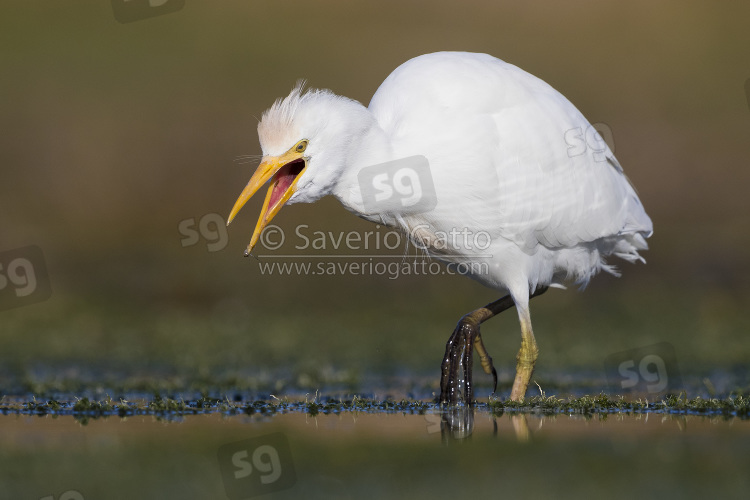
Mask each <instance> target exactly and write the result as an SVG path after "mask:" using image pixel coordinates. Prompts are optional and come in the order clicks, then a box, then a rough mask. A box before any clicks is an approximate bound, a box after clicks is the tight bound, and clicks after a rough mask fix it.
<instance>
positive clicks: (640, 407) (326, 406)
mask: <svg viewBox="0 0 750 500" xmlns="http://www.w3.org/2000/svg"><path fill="white" fill-rule="evenodd" d="M4 400H5V398H3V400H0V413H2V414H6V415H7V414H26V415H40V416H44V415H52V416H59V415H71V416H74V417H82V418H83V417H85V419H86V420H88V419H90V418H99V417H107V416H119V417H127V416H130V415H154V416H157V417H170V418H171V417H175V416H186V415H198V414H205V413H222V414H226V415H237V414H245V415H261V416H267V417H273V416H274V415H277V414H284V413H305V414H308V415H310V416H316V415H320V414H322V415H329V414H340V413H358V412H364V413H402V414H404V415H408V414H411V415H414V414H416V415H423V414H425V413H426V412H427V411H432V412H439V411H441V410H442V409H443V408H441V406H440V405H438V404H436V403H434V402H427V401H421V400H409V399H402V400H400V401H395V400H391V399H385V400H375V399H368V398H363V397H360V396H353V397H352V398H350V399H349V398H347V399H336V398H327V397H321V396H320V395H319V394H317V393H316V394H315V396H314V397H313V398H312V399H311V398H309V397H306V398H305V399H302V400H297V401H295V400H290V399H289V398H287V397H285V398H283V399H279V398H276V397H273V399H271V400H265V399H261V400H253V401H232V400H230V399H229V398H228V397H227V398H224V399H218V398H211V397H208V396H205V395H203V396H202V397H200V398H198V399H195V400H185V399H183V398H179V399H177V398H175V397H164V396H162V395H160V394H154V395H153V396H152V397H151V398H150V399H134V400H133V401H128V400H125V399H120V402H119V403H113V401H112V399H111V398H110V397H107V398H106V399H104V400H101V401H97V400H92V399H89V398H88V397H82V398H71V400H69V401H60V400H58V399H48V400H46V401H44V402H40V401H37V400H36V398H32V400H30V401H17V402H3V401H4ZM475 409H476V410H477V411H480V412H483V411H486V412H489V413H490V414H492V415H495V416H499V415H502V414H503V413H505V412H509V413H517V414H521V413H525V414H541V415H556V414H571V415H575V414H578V415H583V416H593V415H598V416H599V417H600V418H606V416H607V415H608V414H617V413H619V414H636V413H663V414H686V415H706V416H724V417H726V418H734V417H737V418H741V419H747V418H750V396H746V395H730V396H729V397H726V398H710V399H704V398H700V397H696V398H692V399H689V398H687V397H685V395H684V394H679V395H672V396H667V397H665V398H663V399H660V400H654V401H648V400H645V399H638V400H634V401H629V400H626V399H625V398H624V397H622V396H610V395H607V394H603V393H602V394H597V395H586V396H581V397H570V398H560V397H557V396H547V395H545V394H541V395H539V396H534V397H531V398H526V399H524V400H522V401H511V400H500V399H495V398H491V399H490V401H489V402H487V403H478V402H477V403H476V404H475Z"/></svg>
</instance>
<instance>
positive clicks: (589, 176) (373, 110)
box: [230, 52, 652, 397]
mask: <svg viewBox="0 0 750 500" xmlns="http://www.w3.org/2000/svg"><path fill="white" fill-rule="evenodd" d="M590 127H591V125H590V123H589V122H588V121H587V120H586V119H585V118H584V117H583V115H582V114H581V113H580V112H579V111H578V110H577V109H576V108H575V106H573V104H571V103H570V101H568V100H567V99H566V98H565V97H564V96H563V95H562V94H560V93H559V92H557V91H556V90H554V89H553V88H552V87H550V86H549V85H548V84H546V83H545V82H543V81H542V80H540V79H538V78H536V77H534V76H532V75H530V74H529V73H526V72H525V71H523V70H521V69H519V68H517V67H516V66H513V65H511V64H508V63H505V62H503V61H501V60H499V59H496V58H494V57H492V56H489V55H486V54H473V53H462V52H440V53H435V54H427V55H423V56H419V57H416V58H414V59H411V60H409V61H407V62H406V63H404V64H402V65H401V66H399V67H398V68H397V69H396V70H395V71H393V73H391V74H390V76H388V78H386V80H385V81H384V82H383V83H382V84H381V86H380V88H379V89H378V90H377V92H376V93H375V95H374V96H373V98H372V101H371V102H370V105H369V108H365V107H364V106H362V105H361V104H360V103H358V102H356V101H353V100H350V99H347V98H344V97H340V96H336V95H334V94H333V93H331V92H329V91H320V90H309V91H307V92H303V91H302V89H301V88H300V86H298V87H297V88H295V89H294V90H293V91H292V93H291V94H290V95H289V96H288V97H286V98H285V99H283V100H279V101H277V102H276V103H274V105H273V106H272V107H271V108H270V109H269V110H268V111H267V112H266V113H265V114H264V115H263V118H262V120H261V123H260V125H259V127H258V133H259V137H260V143H261V147H262V149H263V155H264V162H263V163H262V164H261V167H259V171H258V172H256V174H255V175H254V176H253V180H251V182H250V184H248V187H247V188H246V190H245V192H243V195H242V196H241V197H240V199H239V200H238V201H237V204H236V205H235V207H234V209H233V211H232V214H231V215H230V221H231V219H232V218H233V217H234V215H235V214H236V213H237V211H238V210H239V208H241V206H242V205H243V204H244V203H245V201H247V199H249V197H250V196H252V194H253V193H254V192H255V191H257V189H258V188H259V187H260V185H262V184H263V183H264V182H265V181H266V180H267V179H268V178H270V177H271V176H273V180H272V183H271V187H270V189H269V192H268V195H267V200H266V204H264V208H263V213H262V214H261V218H260V220H259V223H258V227H256V234H255V235H254V237H253V242H252V243H251V247H252V245H254V243H255V241H257V235H258V234H259V233H260V231H262V229H263V227H265V225H266V224H267V223H268V222H269V221H270V219H271V218H272V217H273V216H274V215H275V213H276V212H278V209H280V207H281V205H283V204H284V202H287V203H296V202H313V201H315V200H317V199H319V198H320V197H322V196H325V195H329V194H331V195H334V196H335V197H336V198H338V199H339V200H340V201H341V203H342V204H343V205H344V206H345V207H346V208H347V209H349V210H350V211H352V212H354V213H355V214H357V215H359V216H361V217H364V218H366V219H368V220H372V221H377V222H380V223H384V224H387V225H389V226H392V227H398V228H400V229H402V230H404V231H406V232H407V233H408V234H410V235H411V236H412V237H413V238H415V239H416V240H418V242H419V243H420V244H421V246H423V247H427V251H428V253H429V254H430V255H431V256H434V257H436V258H439V259H441V260H444V261H447V262H452V263H465V264H471V263H477V262H485V263H487V266H486V267H479V268H477V269H483V271H482V272H479V273H475V274H474V275H473V276H472V277H474V278H475V279H477V280H478V281H480V282H482V283H483V284H485V285H487V286H489V287H492V288H494V289H497V290H499V291H503V292H505V291H507V292H509V293H510V295H511V297H512V298H513V302H514V303H515V305H516V306H517V308H518V312H519V317H520V319H521V323H522V327H523V328H524V329H525V328H528V330H529V332H528V334H529V335H531V339H532V340H533V334H531V324H530V319H529V317H528V302H529V296H530V294H533V293H534V291H535V290H537V289H542V288H544V287H547V286H562V285H564V284H565V283H568V282H573V283H581V284H585V283H586V282H587V281H588V280H589V279H590V278H591V277H592V276H593V275H594V274H596V273H597V272H598V271H600V270H605V271H608V272H613V273H614V272H615V271H614V268H613V267H612V266H611V265H609V264H607V263H606V262H605V259H606V258H607V257H608V256H610V255H614V256H617V257H621V258H623V259H625V260H627V261H631V262H633V261H636V260H642V258H641V257H640V255H639V253H638V251H639V250H645V249H646V248H647V245H646V241H645V238H647V237H649V236H650V235H651V233H652V223H651V220H650V219H649V217H648V215H647V214H646V212H645V210H644V208H643V206H642V204H641V202H640V200H639V199H638V196H637V195H636V193H635V191H634V189H633V188H632V186H631V185H630V183H629V182H628V180H627V179H626V177H625V175H624V173H623V171H622V168H621V167H620V165H619V163H618V162H617V160H616V159H615V157H614V155H613V154H612V152H611V151H610V149H609V148H608V147H607V146H606V144H605V143H604V142H603V141H599V142H597V143H596V145H591V144H586V142H585V134H586V131H590ZM577 131H580V132H583V134H584V142H583V144H581V143H580V141H579V143H577V144H575V145H571V144H570V138H571V137H579V134H578V132H577ZM589 137H590V136H589ZM301 140H304V141H306V142H305V144H304V148H303V151H302V152H299V150H298V153H295V152H294V151H293V149H294V148H295V147H296V145H297V144H299V141H301ZM589 143H590V141H589ZM573 146H576V147H573ZM581 146H583V147H584V148H585V150H583V151H581V150H580V147H581ZM414 155H422V156H424V157H426V158H427V160H428V162H429V170H430V173H431V175H432V179H433V181H434V187H435V200H436V202H437V203H436V205H435V207H434V208H433V209H431V210H428V211H426V212H422V213H408V212H404V213H393V212H388V213H378V212H377V211H376V212H368V211H367V210H366V208H365V203H364V202H363V192H362V186H361V185H360V179H359V174H360V171H361V170H362V169H363V168H368V167H372V166H373V165H377V164H380V163H382V162H386V161H391V160H398V159H402V158H407V157H411V156H414ZM295 162H296V168H292V167H290V164H293V163H295ZM303 162H304V165H303ZM300 169H301V172H300ZM279 203H280V204H279ZM275 204H278V206H275ZM452 230H453V231H456V230H458V231H465V232H466V233H468V234H472V235H476V234H479V233H482V234H487V235H488V242H491V243H490V244H489V246H488V247H487V248H484V249H482V250H478V249H477V248H476V247H472V248H471V249H469V248H465V245H462V244H459V245H455V244H449V245H445V244H444V242H443V244H440V245H431V243H435V242H436V241H437V240H439V237H437V236H436V235H441V234H444V233H448V232H450V231H452ZM483 237H484V236H483ZM487 269H489V272H485V271H486V270H487ZM480 322H481V321H480ZM525 323H528V325H527V327H525V326H524V324H525ZM477 332H478V330H477ZM524 339H526V334H525V333H524ZM534 349H535V345H534ZM534 358H535V356H534ZM519 359H520V358H519ZM519 362H520V361H519ZM532 366H533V361H532ZM529 376H530V372H529ZM527 382H528V381H527ZM519 390H520V389H519ZM523 390H524V391H525V386H524V387H523ZM516 392H517V391H516V388H515V386H514V397H517V396H518V395H517V394H515V393H516ZM521 397H522V395H521Z"/></svg>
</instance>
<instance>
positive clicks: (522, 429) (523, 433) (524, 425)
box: [510, 413, 531, 442]
mask: <svg viewBox="0 0 750 500" xmlns="http://www.w3.org/2000/svg"><path fill="white" fill-rule="evenodd" d="M510 419H511V421H512V422H513V430H514V431H515V433H516V439H517V440H518V441H520V442H526V441H528V440H529V438H530V437H531V433H530V432H529V422H528V420H526V415H525V414H523V413H521V414H520V415H511V417H510Z"/></svg>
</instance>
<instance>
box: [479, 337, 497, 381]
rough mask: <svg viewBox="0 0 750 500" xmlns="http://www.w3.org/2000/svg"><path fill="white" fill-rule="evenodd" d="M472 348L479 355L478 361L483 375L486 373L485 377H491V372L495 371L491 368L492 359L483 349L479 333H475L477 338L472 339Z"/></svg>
mask: <svg viewBox="0 0 750 500" xmlns="http://www.w3.org/2000/svg"><path fill="white" fill-rule="evenodd" d="M474 348H475V349H476V350H477V354H479V361H480V362H481V363H482V369H483V370H484V373H486V374H487V375H492V372H493V371H495V367H494V366H492V358H491V357H490V355H489V354H488V353H487V349H486V348H485V347H484V342H482V334H481V333H477V336H476V337H475V338H474Z"/></svg>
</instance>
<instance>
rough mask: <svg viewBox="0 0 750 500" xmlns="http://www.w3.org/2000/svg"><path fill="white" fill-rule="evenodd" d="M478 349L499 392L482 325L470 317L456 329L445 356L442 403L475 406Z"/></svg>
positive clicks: (441, 380)
mask: <svg viewBox="0 0 750 500" xmlns="http://www.w3.org/2000/svg"><path fill="white" fill-rule="evenodd" d="M475 348H476V350H477V352H478V353H479V358H480V361H481V363H482V368H483V369H484V371H485V373H487V374H491V375H492V376H493V378H494V382H495V389H497V371H496V370H495V367H494V366H493V364H492V358H491V357H490V356H489V354H488V353H487V349H485V347H484V343H483V342H482V336H481V335H480V333H479V322H478V321H477V320H476V319H474V318H472V317H471V315H466V316H464V317H463V318H461V321H459V322H458V325H456V329H455V330H454V331H453V334H452V335H451V337H450V339H448V342H447V343H446V345H445V356H444V357H443V363H442V365H441V371H442V374H441V379H440V403H441V404H447V405H460V404H469V405H470V404H473V403H474V386H473V383H472V377H471V371H472V370H471V368H472V355H473V351H474V349H475Z"/></svg>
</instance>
